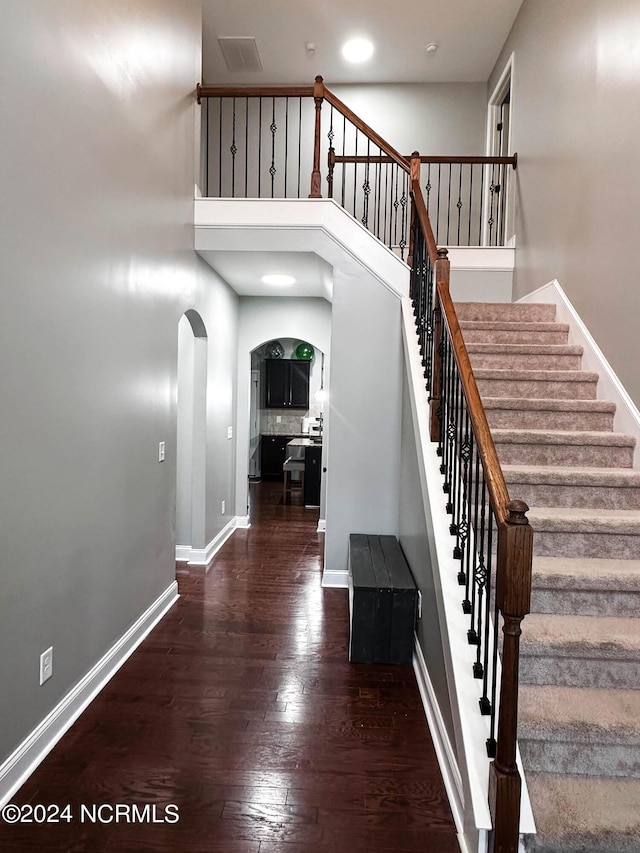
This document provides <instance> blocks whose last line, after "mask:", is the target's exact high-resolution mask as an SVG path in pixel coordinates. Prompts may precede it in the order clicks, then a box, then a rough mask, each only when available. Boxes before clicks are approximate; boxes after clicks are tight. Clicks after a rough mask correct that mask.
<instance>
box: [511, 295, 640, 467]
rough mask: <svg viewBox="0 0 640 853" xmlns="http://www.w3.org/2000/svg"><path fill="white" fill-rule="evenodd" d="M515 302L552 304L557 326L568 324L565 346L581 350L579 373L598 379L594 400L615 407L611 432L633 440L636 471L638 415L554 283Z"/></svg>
mask: <svg viewBox="0 0 640 853" xmlns="http://www.w3.org/2000/svg"><path fill="white" fill-rule="evenodd" d="M518 301H519V302H527V303H532V302H533V303H540V302H542V303H545V302H546V303H553V304H554V305H555V306H556V320H557V322H559V323H568V324H569V343H570V344H577V345H579V346H581V347H582V348H583V350H584V354H583V356H582V369H583V370H590V371H592V372H594V373H597V374H598V375H599V377H600V378H599V380H598V386H597V391H596V393H597V397H598V399H599V400H611V401H613V402H614V403H615V404H616V413H615V415H614V419H613V429H614V431H615V432H621V433H625V434H626V435H632V436H634V437H635V439H636V449H635V452H634V461H633V467H634V468H640V412H639V411H638V409H637V407H636V405H635V403H634V402H633V400H632V399H631V397H630V396H629V394H628V393H627V391H626V389H625V387H624V386H623V384H622V382H621V381H620V379H619V378H618V375H617V374H616V372H615V371H614V369H613V368H612V367H611V365H610V364H609V362H608V361H607V359H606V358H605V356H604V353H603V352H602V350H601V349H600V347H599V346H598V344H597V343H596V341H595V340H594V338H593V336H592V335H591V333H590V332H589V330H588V329H587V327H586V326H585V324H584V321H583V320H582V318H581V317H580V315H579V314H578V312H577V311H576V309H575V308H574V307H573V305H572V303H571V301H570V300H569V297H568V296H567V294H566V293H565V292H564V290H563V289H562V287H561V285H560V283H559V282H558V280H557V279H554V280H553V281H550V282H549V283H548V284H545V285H543V287H540V288H538V290H534V291H533V293H528V294H527V295H526V296H524V297H523V298H522V299H519V300H518Z"/></svg>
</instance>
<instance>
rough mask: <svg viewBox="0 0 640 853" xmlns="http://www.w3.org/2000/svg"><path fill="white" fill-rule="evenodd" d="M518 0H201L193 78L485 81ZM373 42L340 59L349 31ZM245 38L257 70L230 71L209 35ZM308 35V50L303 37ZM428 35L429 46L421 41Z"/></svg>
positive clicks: (297, 81) (263, 82) (297, 82)
mask: <svg viewBox="0 0 640 853" xmlns="http://www.w3.org/2000/svg"><path fill="white" fill-rule="evenodd" d="M521 5H522V0H394V2H391V0H322V2H318V0H203V27H204V36H203V71H204V74H203V77H204V81H205V82H206V83H209V84H211V85H225V84H232V83H233V84H238V85H239V84H247V85H254V86H259V85H270V84H283V85H284V84H287V85H292V84H295V85H305V84H308V85H311V84H312V83H313V79H314V77H315V76H316V74H322V76H323V77H324V80H325V83H326V84H327V85H328V86H329V87H331V86H332V85H333V84H339V83H422V82H439V83H452V82H482V83H484V82H486V81H487V79H488V77H489V74H490V73H491V69H492V68H493V65H494V64H495V62H496V60H497V58H498V54H499V52H500V49H501V47H502V45H503V44H504V41H505V39H506V37H507V35H508V33H509V30H510V29H511V26H512V24H513V21H514V20H515V17H516V15H517V13H518V10H519V8H520V6H521ZM356 35H360V36H366V37H368V38H369V39H370V40H371V41H372V42H373V44H374V47H375V52H374V55H373V57H372V59H371V60H369V62H367V63H365V64H363V65H357V66H356V65H354V66H349V65H348V64H347V63H346V62H345V61H344V60H343V59H342V56H341V54H340V48H341V46H342V44H343V43H344V41H346V40H347V38H349V37H351V36H356ZM221 36H226V37H251V36H253V37H255V39H256V42H257V46H258V52H259V54H260V58H261V61H262V69H263V70H262V71H258V72H240V73H235V74H231V73H230V72H229V71H228V70H227V67H226V64H225V62H224V59H223V57H222V53H221V51H220V47H219V45H218V41H217V40H218V38H219V37H221ZM307 42H313V44H314V45H315V54H314V55H313V56H312V57H309V56H308V55H307V53H306V51H305V44H306V43H307ZM430 42H436V43H437V44H438V45H439V47H438V50H437V51H436V53H435V54H434V55H429V54H427V52H426V50H425V47H426V45H427V44H429V43H430Z"/></svg>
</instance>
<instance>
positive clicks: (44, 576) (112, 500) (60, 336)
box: [0, 0, 237, 760]
mask: <svg viewBox="0 0 640 853" xmlns="http://www.w3.org/2000/svg"><path fill="white" fill-rule="evenodd" d="M199 77H200V10H199V7H198V4H197V3H196V2H191V0H185V2H183V3H179V4H176V3H172V2H170V0H139V1H138V2H136V3H131V2H130V0H92V2H91V3H78V2H76V0H57V2H55V3H51V2H49V0H29V2H28V3H25V2H22V0H9V2H7V3H4V4H3V8H2V31H1V33H0V78H1V79H2V81H3V94H2V111H3V127H4V130H3V133H2V135H1V136H0V164H2V165H1V166H0V168H1V169H2V177H1V183H2V205H1V207H0V241H1V246H0V265H1V269H2V288H0V364H1V365H2V367H1V368H0V399H2V404H3V414H2V435H3V442H2V445H1V446H0V471H1V472H2V490H1V495H0V527H1V537H0V541H1V542H2V566H3V573H2V588H1V591H0V601H1V618H0V644H1V646H2V648H3V649H5V650H6V651H7V653H6V654H3V655H1V656H0V682H1V683H2V700H1V702H2V707H1V717H2V728H1V731H0V760H2V758H3V757H5V756H6V755H8V754H9V753H10V752H11V751H12V750H13V749H14V748H15V747H16V746H17V745H18V744H19V743H20V742H21V741H22V739H23V738H24V737H25V736H26V735H27V734H28V733H29V732H30V731H31V730H32V729H33V728H34V726H35V725H36V724H37V723H38V722H39V721H40V720H41V719H42V718H43V717H44V716H45V715H46V714H47V713H48V712H49V711H50V709H51V708H52V707H53V706H54V705H55V704H56V703H57V702H58V701H59V700H60V699H61V697H62V696H64V695H65V694H66V693H67V692H68V690H69V689H70V687H71V686H72V685H74V684H75V683H76V682H77V681H78V679H80V678H81V677H82V676H83V675H84V674H85V673H86V672H87V671H88V670H89V669H90V668H91V667H92V666H93V665H94V663H95V662H96V661H97V660H98V659H99V658H100V657H101V656H102V655H103V654H104V653H105V652H106V651H107V650H108V649H109V648H110V647H111V645H112V644H113V643H114V641H115V640H116V639H117V638H119V637H120V636H121V635H122V634H123V633H124V632H125V631H126V630H127V629H128V627H129V626H130V625H131V624H132V623H133V622H134V621H135V620H136V619H137V618H138V616H139V615H140V614H141V613H142V612H143V611H145V610H146V609H147V607H148V606H149V605H150V604H151V603H152V602H153V601H155V600H156V599H157V598H158V596H159V595H160V594H161V593H162V592H164V591H165V590H166V589H167V587H168V586H170V584H171V583H172V581H173V580H174V578H175V568H174V548H175V539H174V526H175V471H176V465H175V462H176V460H175V443H176V442H175V440H176V361H177V340H178V321H179V318H180V316H181V315H182V314H183V313H184V311H185V310H186V309H188V308H195V309H197V310H198V312H199V313H200V315H201V316H202V318H203V320H204V322H205V323H206V325H207V329H208V333H209V343H210V346H209V349H210V363H209V395H208V396H209V400H210V402H209V419H210V428H211V452H210V453H209V460H210V461H209V479H210V481H211V482H210V484H209V486H208V488H209V491H210V494H211V495H214V496H215V495H217V494H222V493H226V494H227V495H228V496H229V499H230V500H232V497H233V455H232V452H231V451H232V444H233V442H229V441H227V439H226V427H227V425H229V424H231V423H233V411H234V403H235V399H234V398H235V391H234V377H235V358H236V355H235V354H236V340H237V338H236V326H237V298H236V297H235V295H234V294H233V293H232V292H231V291H230V290H229V289H228V288H227V286H226V285H225V284H223V283H222V282H221V281H219V280H217V279H215V277H214V276H213V275H212V273H211V270H210V269H209V267H207V266H206V265H205V264H204V263H203V262H202V261H201V259H200V258H198V257H197V256H196V255H195V253H194V252H193V228H192V222H193V201H192V199H193V185H194V174H195V169H194V125H195V120H196V106H195V103H194V98H193V91H194V87H195V84H196V82H197V81H198V79H199ZM222 435H223V436H224V438H222ZM159 441H166V462H165V463H162V464H159V463H158V442H159ZM218 506H219V505H218ZM221 521H222V520H221V519H220V518H218V517H216V516H215V515H214V516H212V517H210V518H208V519H207V526H208V535H209V536H212V535H213V534H214V533H215V531H216V529H217V528H219V527H220V526H221ZM50 645H53V647H54V674H53V677H52V678H51V679H50V680H49V681H47V682H46V684H45V685H43V686H42V687H40V686H39V684H38V659H39V655H40V653H41V652H42V651H43V650H44V649H46V648H47V647H48V646H50Z"/></svg>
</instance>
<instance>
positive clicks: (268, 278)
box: [261, 273, 296, 287]
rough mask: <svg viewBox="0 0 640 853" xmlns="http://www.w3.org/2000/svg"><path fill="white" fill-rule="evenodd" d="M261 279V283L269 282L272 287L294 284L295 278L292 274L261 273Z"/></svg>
mask: <svg viewBox="0 0 640 853" xmlns="http://www.w3.org/2000/svg"><path fill="white" fill-rule="evenodd" d="M261 281H262V283H263V284H270V285H272V286H273V287H288V286H289V285H290V284H295V281H296V280H295V278H294V277H293V276H292V275H282V274H281V273H274V274H272V275H263V276H262V279H261Z"/></svg>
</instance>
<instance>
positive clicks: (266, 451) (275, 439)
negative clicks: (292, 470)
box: [260, 435, 293, 480]
mask: <svg viewBox="0 0 640 853" xmlns="http://www.w3.org/2000/svg"><path fill="white" fill-rule="evenodd" d="M292 438H293V436H291V435H263V436H262V437H261V439H260V476H261V477H262V479H263V480H282V478H283V473H282V466H283V465H284V460H285V459H286V455H287V444H288V443H289V442H290V441H291V439H292Z"/></svg>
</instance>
